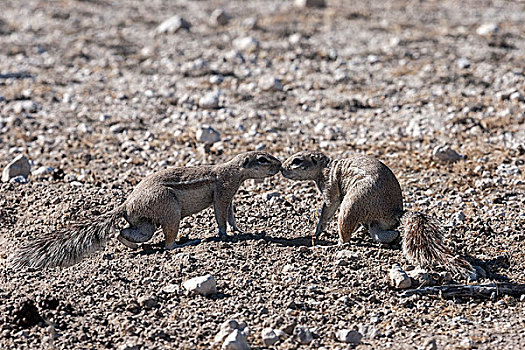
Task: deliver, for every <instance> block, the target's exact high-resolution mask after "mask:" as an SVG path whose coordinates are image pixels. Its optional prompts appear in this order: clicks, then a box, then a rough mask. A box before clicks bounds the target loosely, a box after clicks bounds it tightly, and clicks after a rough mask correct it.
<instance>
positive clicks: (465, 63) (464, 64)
mask: <svg viewBox="0 0 525 350" xmlns="http://www.w3.org/2000/svg"><path fill="white" fill-rule="evenodd" d="M456 64H457V65H458V67H459V68H460V69H467V68H469V67H470V61H469V60H468V59H466V58H458V59H457V60H456Z"/></svg>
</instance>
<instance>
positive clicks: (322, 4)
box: [295, 0, 326, 8]
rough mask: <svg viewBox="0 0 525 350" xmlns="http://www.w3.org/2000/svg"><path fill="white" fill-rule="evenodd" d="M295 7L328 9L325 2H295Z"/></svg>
mask: <svg viewBox="0 0 525 350" xmlns="http://www.w3.org/2000/svg"><path fill="white" fill-rule="evenodd" d="M295 6H297V7H317V8H322V7H326V2H325V1H324V0H295Z"/></svg>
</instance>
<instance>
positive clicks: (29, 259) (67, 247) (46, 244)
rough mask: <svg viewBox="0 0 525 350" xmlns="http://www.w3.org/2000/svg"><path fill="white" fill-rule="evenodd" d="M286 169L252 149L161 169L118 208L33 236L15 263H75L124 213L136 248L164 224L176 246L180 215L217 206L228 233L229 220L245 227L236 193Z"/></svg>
mask: <svg viewBox="0 0 525 350" xmlns="http://www.w3.org/2000/svg"><path fill="white" fill-rule="evenodd" d="M280 169H281V162H280V161H279V160H278V159H277V158H275V157H274V156H272V155H270V154H269V153H267V152H246V153H242V154H239V155H237V156H236V157H234V158H233V159H231V160H230V161H229V162H226V163H223V164H217V165H201V166H193V167H174V168H168V169H165V170H160V171H157V172H155V173H153V174H151V175H149V176H147V177H145V178H144V179H143V180H142V181H141V182H140V183H139V184H138V185H137V186H136V187H135V189H134V190H133V192H132V193H131V194H130V195H129V197H128V198H127V199H126V201H125V202H124V203H123V204H122V205H120V206H118V207H117V208H115V209H114V210H112V211H108V212H107V213H105V214H102V215H101V216H100V217H97V218H93V220H89V221H85V222H80V223H75V224H74V225H72V226H71V227H70V228H69V229H67V230H66V231H60V232H56V233H55V234H54V235H47V236H41V237H38V238H37V239H35V240H33V241H30V242H29V243H28V244H27V245H26V246H24V247H22V248H21V249H20V250H19V251H18V252H17V253H16V254H15V257H14V259H13V261H12V266H13V267H20V266H29V267H32V268H43V267H51V266H67V265H72V264H74V263H76V262H78V261H80V259H82V257H83V256H85V255H87V254H88V253H90V252H92V251H95V250H97V249H99V248H101V247H102V246H103V245H104V244H105V242H106V241H107V240H108V239H110V238H111V237H112V236H113V233H112V231H113V230H112V228H113V227H114V226H116V224H117V222H118V221H119V220H120V219H121V218H124V219H125V220H126V221H127V222H128V224H129V227H127V228H124V229H122V230H120V234H119V235H118V237H117V238H118V239H119V241H120V242H122V243H123V244H125V245H126V246H128V247H131V248H134V247H136V243H142V242H147V241H148V240H150V239H151V238H152V237H153V234H154V233H155V230H156V229H157V228H158V227H160V228H162V232H163V233H164V237H165V246H166V248H167V249H171V248H174V247H176V246H177V244H176V240H177V239H178V238H179V223H180V220H181V219H182V218H184V217H186V216H189V215H192V214H195V213H197V212H199V211H201V210H204V209H206V208H208V207H209V206H212V205H213V209H214V213H215V219H216V220H217V225H218V227H219V237H225V236H226V227H227V223H228V224H229V225H230V226H231V227H232V229H233V230H234V231H238V232H242V231H241V230H240V229H239V228H238V227H237V225H236V224H235V217H234V206H233V204H232V199H233V196H234V195H235V193H236V192H237V190H238V189H239V187H240V186H241V184H242V183H243V182H244V181H245V180H247V179H262V178H265V177H270V176H273V175H275V174H277V173H278V172H279V170H280Z"/></svg>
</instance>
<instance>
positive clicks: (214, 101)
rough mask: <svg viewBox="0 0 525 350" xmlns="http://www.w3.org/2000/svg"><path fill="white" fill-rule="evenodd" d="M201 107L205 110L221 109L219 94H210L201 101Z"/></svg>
mask: <svg viewBox="0 0 525 350" xmlns="http://www.w3.org/2000/svg"><path fill="white" fill-rule="evenodd" d="M199 107H201V108H204V109H216V108H218V107H219V93H218V92H216V91H214V92H210V93H208V94H206V95H204V96H202V97H201V98H200V99H199Z"/></svg>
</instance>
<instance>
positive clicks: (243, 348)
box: [221, 329, 250, 350]
mask: <svg viewBox="0 0 525 350" xmlns="http://www.w3.org/2000/svg"><path fill="white" fill-rule="evenodd" d="M221 349H223V350H248V349H250V347H249V346H248V343H247V342H246V335H244V333H243V332H242V331H240V330H238V329H236V330H234V331H233V332H231V333H230V335H228V336H227V337H226V339H224V343H223V344H222V347H221Z"/></svg>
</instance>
